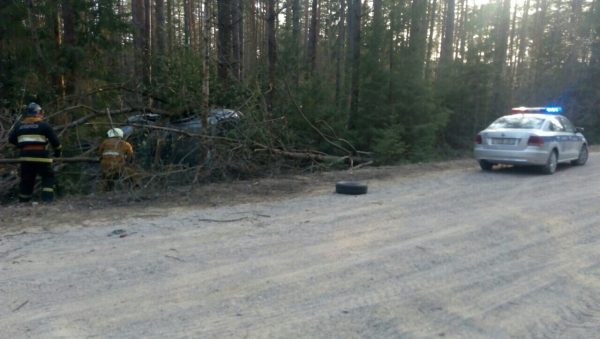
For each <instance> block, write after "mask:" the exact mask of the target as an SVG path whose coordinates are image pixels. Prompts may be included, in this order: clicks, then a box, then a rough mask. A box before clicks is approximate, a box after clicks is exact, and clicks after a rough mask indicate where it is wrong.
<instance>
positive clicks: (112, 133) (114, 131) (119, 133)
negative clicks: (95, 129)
mask: <svg viewBox="0 0 600 339" xmlns="http://www.w3.org/2000/svg"><path fill="white" fill-rule="evenodd" d="M106 135H108V137H109V138H114V137H119V138H123V130H122V129H120V128H111V129H109V130H108V132H107V133H106Z"/></svg>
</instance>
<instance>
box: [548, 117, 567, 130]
mask: <svg viewBox="0 0 600 339" xmlns="http://www.w3.org/2000/svg"><path fill="white" fill-rule="evenodd" d="M548 129H549V130H551V131H553V132H562V131H563V130H564V128H563V127H562V125H561V124H560V123H559V122H558V121H554V120H550V123H549V124H548Z"/></svg>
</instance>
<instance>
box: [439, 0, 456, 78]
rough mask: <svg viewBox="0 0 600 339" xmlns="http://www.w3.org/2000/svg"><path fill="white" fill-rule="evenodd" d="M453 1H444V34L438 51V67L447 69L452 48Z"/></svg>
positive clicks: (450, 59)
mask: <svg viewBox="0 0 600 339" xmlns="http://www.w3.org/2000/svg"><path fill="white" fill-rule="evenodd" d="M454 6H455V5H454V0H447V1H446V15H445V16H444V33H443V35H442V46H441V50H440V66H441V67H442V68H444V67H447V66H448V65H449V64H450V63H452V57H453V46H454Z"/></svg>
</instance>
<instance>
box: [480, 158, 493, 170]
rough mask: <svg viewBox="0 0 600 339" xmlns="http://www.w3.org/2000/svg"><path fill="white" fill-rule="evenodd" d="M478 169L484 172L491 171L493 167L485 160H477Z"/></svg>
mask: <svg viewBox="0 0 600 339" xmlns="http://www.w3.org/2000/svg"><path fill="white" fill-rule="evenodd" d="M479 167H481V169H482V170H484V171H491V170H492V167H494V164H492V163H491V162H489V161H487V160H479Z"/></svg>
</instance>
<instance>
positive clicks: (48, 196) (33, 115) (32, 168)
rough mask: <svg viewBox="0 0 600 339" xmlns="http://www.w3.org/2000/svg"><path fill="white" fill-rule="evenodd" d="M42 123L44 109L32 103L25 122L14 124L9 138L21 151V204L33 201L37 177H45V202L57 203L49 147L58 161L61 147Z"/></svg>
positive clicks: (26, 113) (43, 182)
mask: <svg viewBox="0 0 600 339" xmlns="http://www.w3.org/2000/svg"><path fill="white" fill-rule="evenodd" d="M43 120H44V113H43V111H42V107H41V106H40V105H38V104H36V103H35V102H32V103H30V104H29V105H28V106H27V108H26V110H25V113H24V118H23V120H21V121H19V122H18V123H17V124H16V125H15V127H14V128H13V129H12V130H11V131H10V133H9V136H8V141H9V142H10V143H11V144H13V145H15V146H17V147H18V148H19V159H20V160H21V172H20V176H21V181H20V183H19V201H20V202H28V201H30V200H31V198H32V196H33V189H34V187H35V179H36V177H37V176H38V175H39V176H40V177H41V178H42V201H44V202H52V201H53V200H54V185H55V179H54V170H53V169H52V158H51V157H50V152H49V151H48V145H52V148H53V149H54V157H56V158H60V156H61V153H62V146H61V144H60V141H59V140H58V136H57V135H56V132H54V129H53V128H52V126H50V124H48V123H47V122H45V121H43Z"/></svg>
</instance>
